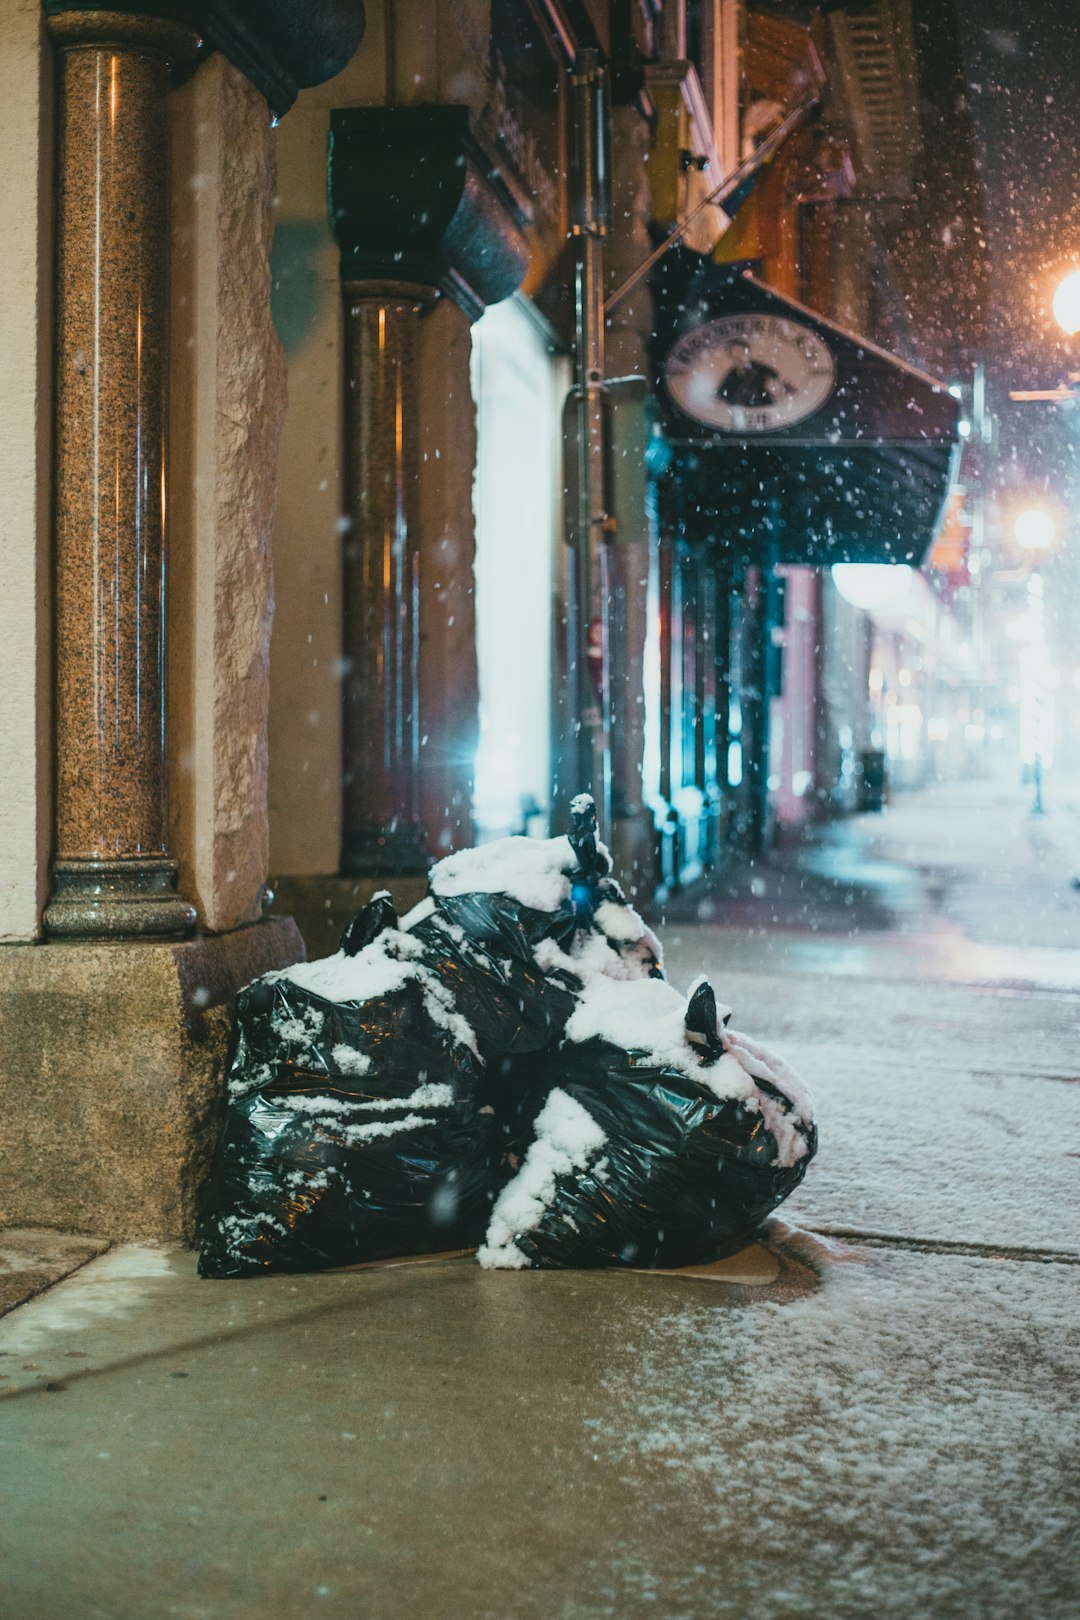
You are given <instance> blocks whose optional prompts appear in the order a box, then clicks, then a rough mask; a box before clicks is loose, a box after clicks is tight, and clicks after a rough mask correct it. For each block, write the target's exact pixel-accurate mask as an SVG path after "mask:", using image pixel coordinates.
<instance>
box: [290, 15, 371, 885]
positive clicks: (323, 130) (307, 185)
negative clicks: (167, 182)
mask: <svg viewBox="0 0 1080 1620" xmlns="http://www.w3.org/2000/svg"><path fill="white" fill-rule="evenodd" d="M366 49H367V44H366V41H365V44H364V45H363V46H362V47H361V50H360V52H359V53H358V55H363V54H364V52H365V50H366ZM312 94H314V92H310V91H305V92H304V94H303V96H301V98H300V102H299V104H298V105H297V106H296V107H294V108H293V109H292V111H291V112H290V113H289V115H288V117H287V118H285V119H284V120H283V122H282V124H281V128H280V129H279V130H277V131H276V132H275V140H276V142H277V156H278V194H279V199H280V206H279V208H278V209H277V229H276V234H275V237H274V245H273V270H274V309H275V318H276V320H277V322H278V330H279V332H280V334H281V338H282V342H283V343H284V345H285V353H286V359H287V362H288V371H289V408H288V411H287V412H286V416H285V427H284V431H283V434H282V439H281V462H280V480H279V489H278V501H277V510H276V512H275V514H274V580H275V594H276V597H277V607H276V610H275V615H274V633H273V637H272V639H271V644H270V851H271V865H272V872H273V875H274V877H275V879H276V878H277V877H278V876H279V875H280V874H281V873H283V872H287V873H293V874H301V873H302V874H309V875H310V874H316V873H325V872H336V871H337V869H338V863H339V860H340V856H341V808H342V805H341V759H342V743H341V729H342V714H341V677H342V663H341V656H342V605H341V585H342V580H341V552H342V544H343V540H344V538H345V536H344V534H343V531H342V528H341V521H340V520H341V516H342V500H343V497H342V487H341V447H342V391H343V386H344V372H343V361H342V335H341V327H342V306H341V282H340V278H339V276H338V248H337V243H336V242H335V241H334V238H333V235H332V233H331V231H330V225H329V221H328V219H327V210H326V147H327V139H328V134H329V130H328V115H327V113H326V112H325V110H324V109H322V108H320V107H315V108H314V109H312V108H310V107H308V105H307V97H308V96H310V95H312Z"/></svg>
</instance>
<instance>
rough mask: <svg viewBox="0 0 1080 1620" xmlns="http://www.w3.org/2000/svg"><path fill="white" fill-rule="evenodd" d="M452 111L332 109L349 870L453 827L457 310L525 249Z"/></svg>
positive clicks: (458, 663) (462, 368)
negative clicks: (341, 352) (341, 328)
mask: <svg viewBox="0 0 1080 1620" xmlns="http://www.w3.org/2000/svg"><path fill="white" fill-rule="evenodd" d="M469 116H470V115H469V109H468V108H467V107H465V106H442V105H437V106H429V105H414V106H392V107H348V108H338V109H335V110H333V111H332V112H331V115H330V165H329V192H330V219H331V225H332V228H333V230H334V234H335V236H336V238H337V242H338V245H339V247H340V249H341V281H342V288H343V292H344V310H345V323H344V324H345V337H344V349H345V407H344V416H345V463H346V465H345V472H344V485H345V499H344V506H345V518H346V521H347V522H348V524H349V529H348V532H347V535H346V540H345V547H344V578H343V593H344V602H345V646H344V654H345V658H344V662H345V678H344V683H343V684H344V726H343V732H344V767H345V789H344V795H343V800H344V816H343V821H344V827H343V838H342V845H343V853H342V865H343V868H344V870H345V872H346V873H352V874H358V875H360V874H371V875H373V876H374V875H383V874H385V875H387V876H391V875H395V874H396V875H401V874H406V873H410V872H411V873H420V872H423V871H424V870H425V869H426V867H427V865H428V863H429V860H430V859H431V857H432V856H438V855H441V854H444V853H446V852H447V850H449V849H450V848H452V847H455V846H459V845H460V844H463V843H468V842H469V834H470V807H469V804H468V800H469V797H470V786H471V769H472V759H471V755H472V753H473V752H474V751H475V746H476V704H477V690H476V659H475V649H474V647H473V646H472V645H471V637H470V638H469V641H470V645H469V648H468V651H467V653H466V652H465V651H464V642H465V640H466V631H467V630H469V629H471V624H472V537H473V516H472V467H473V464H474V462H475V438H474V427H473V421H474V414H473V413H474V407H473V404H472V399H471V395H470V393H469V387H468V357H469V339H468V322H470V321H472V320H475V319H476V318H477V317H478V316H479V315H481V314H482V312H483V310H484V309H485V308H486V306H487V305H488V304H492V303H496V302H498V301H499V300H500V299H502V298H505V297H507V296H508V295H509V294H510V293H511V292H513V291H514V289H515V288H516V287H517V286H518V285H519V284H520V282H521V279H522V276H523V274H524V271H525V267H526V264H527V262H528V249H527V245H526V242H525V239H524V236H523V234H522V226H523V221H522V219H521V217H520V216H519V212H518V210H517V207H516V205H515V203H514V200H513V198H512V197H511V195H510V194H509V192H508V191H507V189H506V186H505V183H504V182H503V181H502V179H501V178H500V176H499V174H498V172H497V171H495V170H493V169H492V167H491V165H490V161H489V160H488V159H487V158H485V157H484V154H483V151H482V149H481V148H480V147H479V146H478V144H477V142H476V140H475V138H474V136H473V134H472V132H471V129H470V123H469ZM440 303H441V304H442V305H443V306H444V308H443V309H442V310H440V309H438V308H436V307H435V306H436V305H437V304H440ZM448 303H449V304H452V305H454V306H455V311H454V316H453V318H449V314H450V312H449V311H447V310H446V309H445V305H446V304H448ZM444 458H449V459H450V460H451V461H452V462H454V463H455V464H456V472H455V473H450V472H449V471H445V472H444V470H443V468H442V463H443V459H444ZM466 459H467V460H468V466H467V468H465V461H466ZM463 468H464V471H465V476H464V477H461V476H460V475H461V473H462V470H463ZM459 596H462V602H461V610H460V611H459V609H458V605H457V598H458V597H459ZM465 598H467V600H465ZM422 600H423V609H422V608H421V602H422ZM462 755H466V756H468V757H465V758H463V757H462Z"/></svg>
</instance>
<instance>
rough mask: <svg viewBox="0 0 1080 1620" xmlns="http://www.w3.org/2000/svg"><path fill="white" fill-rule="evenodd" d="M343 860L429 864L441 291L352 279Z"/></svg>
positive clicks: (413, 866) (361, 867)
mask: <svg viewBox="0 0 1080 1620" xmlns="http://www.w3.org/2000/svg"><path fill="white" fill-rule="evenodd" d="M342 290H343V293H344V297H345V468H344V473H345V476H344V486H345V517H346V519H347V521H348V524H349V527H348V528H347V529H346V532H345V536H344V548H343V567H342V574H343V600H344V640H343V651H344V666H345V673H344V677H343V681H342V690H343V700H344V727H343V744H344V775H343V781H344V817H343V827H342V870H343V871H345V872H347V873H369V872H370V873H379V874H386V875H387V876H390V875H394V874H401V873H407V872H420V871H423V870H424V868H425V866H426V865H427V860H426V856H425V850H424V832H423V828H422V826H421V823H420V811H419V786H418V767H419V760H418V754H419V742H420V732H419V723H420V714H419V652H420V636H419V612H420V602H419V598H420V552H419V534H418V520H417V513H416V509H415V508H416V491H417V477H416V463H417V446H416V439H417V399H416V397H415V396H416V391H417V390H416V380H417V365H416V353H415V350H416V337H417V334H416V327H417V323H418V322H419V320H420V318H421V312H422V311H423V310H424V309H425V308H426V307H427V306H428V305H430V303H431V302H432V301H433V298H434V290H433V289H430V288H427V287H423V286H419V285H411V284H409V283H395V282H372V281H365V282H360V283H351V282H345V283H344V284H343V289H342Z"/></svg>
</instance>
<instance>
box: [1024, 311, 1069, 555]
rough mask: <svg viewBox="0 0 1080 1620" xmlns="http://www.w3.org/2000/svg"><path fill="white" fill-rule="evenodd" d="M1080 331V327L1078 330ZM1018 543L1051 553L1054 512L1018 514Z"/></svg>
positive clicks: (1040, 510) (1039, 508)
mask: <svg viewBox="0 0 1080 1620" xmlns="http://www.w3.org/2000/svg"><path fill="white" fill-rule="evenodd" d="M1077 330H1080V327H1078V328H1077ZM1013 534H1014V535H1015V536H1016V543H1017V545H1019V546H1022V547H1023V548H1024V550H1025V551H1049V550H1050V547H1051V546H1052V545H1053V544H1054V540H1055V537H1056V535H1057V524H1056V523H1055V522H1054V516H1053V513H1052V512H1048V511H1047V510H1046V508H1045V507H1043V506H1029V507H1026V508H1025V510H1024V511H1022V512H1018V513H1017V514H1016V518H1015V520H1014V522H1013Z"/></svg>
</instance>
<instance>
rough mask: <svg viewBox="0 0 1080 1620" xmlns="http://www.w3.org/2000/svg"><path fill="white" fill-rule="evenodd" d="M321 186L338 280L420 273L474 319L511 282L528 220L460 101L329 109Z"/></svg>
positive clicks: (414, 278) (520, 269)
mask: <svg viewBox="0 0 1080 1620" xmlns="http://www.w3.org/2000/svg"><path fill="white" fill-rule="evenodd" d="M329 186H330V198H329V200H330V221H331V225H332V226H333V229H334V234H335V236H336V237H337V241H338V245H339V247H340V248H341V279H342V281H343V282H346V283H349V284H355V283H358V282H365V281H383V280H387V279H390V280H395V281H401V280H403V281H411V282H419V283H422V284H423V285H426V286H429V287H433V288H438V289H439V290H440V291H441V292H443V293H445V294H446V295H447V296H448V297H450V298H453V299H454V301H455V302H456V303H457V304H459V305H460V306H461V308H462V309H463V310H465V312H466V314H467V315H468V316H469V317H470V319H473V320H475V319H476V318H477V317H478V316H479V315H481V314H482V313H483V311H484V309H485V308H486V307H487V305H489V304H496V303H498V302H499V301H500V300H501V299H503V298H507V297H509V295H510V294H511V293H512V292H514V291H515V289H516V288H517V287H518V286H520V284H521V280H522V278H523V276H524V274H525V270H526V268H527V266H528V246H527V244H526V241H525V236H524V234H523V230H524V226H525V225H526V224H527V223H528V222H527V220H526V219H525V218H524V216H523V214H522V212H521V209H520V208H519V207H518V205H517V203H516V202H515V200H514V198H513V196H512V194H511V192H510V190H509V189H508V187H507V186H506V184H505V182H504V181H503V180H502V178H501V176H500V175H499V173H498V170H497V169H496V168H495V167H494V165H493V164H492V162H491V160H490V159H489V158H488V157H487V156H486V154H485V153H484V151H483V149H482V148H481V146H480V145H479V143H478V142H477V141H476V140H475V138H474V137H473V135H472V133H471V131H470V127H469V109H468V108H467V107H445V106H410V107H349V108H343V109H340V110H338V111H335V112H332V113H331V115H330V175H329Z"/></svg>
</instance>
